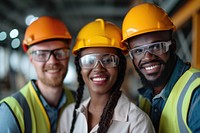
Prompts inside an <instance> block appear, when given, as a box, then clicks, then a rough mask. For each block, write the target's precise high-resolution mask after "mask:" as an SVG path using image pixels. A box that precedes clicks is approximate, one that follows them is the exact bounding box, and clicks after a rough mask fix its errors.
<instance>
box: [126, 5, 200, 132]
mask: <svg viewBox="0 0 200 133" xmlns="http://www.w3.org/2000/svg"><path fill="white" fill-rule="evenodd" d="M175 29H176V28H175V26H174V24H173V23H172V21H171V20H170V18H169V16H168V15H167V13H166V12H165V11H164V10H163V9H161V8H160V7H158V6H156V5H154V4H150V3H143V4H140V5H137V6H135V7H133V8H132V9H130V11H128V13H127V14H126V16H125V18H124V20H123V24H122V34H123V42H124V43H126V44H127V45H128V47H129V55H130V57H131V59H132V62H133V65H134V67H135V69H136V70H137V72H138V74H139V75H140V78H141V81H142V84H143V87H142V88H140V89H139V94H140V96H139V107H140V108H141V109H142V110H144V111H145V112H146V113H148V114H149V116H150V118H151V120H152V122H153V125H154V127H155V129H156V132H159V133H188V132H192V133H197V132H198V133H199V132H200V113H199V109H200V71H199V70H197V69H195V68H193V67H192V66H191V64H190V63H184V62H183V60H181V59H180V58H179V57H178V55H177V54H176V53H175V50H176V46H175V45H176V44H175V41H174V40H173V39H172V33H173V31H175Z"/></svg>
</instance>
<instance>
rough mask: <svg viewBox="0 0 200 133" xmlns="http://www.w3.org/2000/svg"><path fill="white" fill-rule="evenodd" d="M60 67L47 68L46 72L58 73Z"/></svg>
mask: <svg viewBox="0 0 200 133" xmlns="http://www.w3.org/2000/svg"><path fill="white" fill-rule="evenodd" d="M59 71H60V69H46V70H45V72H49V73H57V72H59Z"/></svg>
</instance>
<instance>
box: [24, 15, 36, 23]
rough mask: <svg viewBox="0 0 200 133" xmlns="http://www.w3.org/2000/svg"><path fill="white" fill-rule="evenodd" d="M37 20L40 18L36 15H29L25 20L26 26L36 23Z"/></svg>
mask: <svg viewBox="0 0 200 133" xmlns="http://www.w3.org/2000/svg"><path fill="white" fill-rule="evenodd" d="M37 19H38V17H35V16H34V15H28V16H27V17H26V19H25V23H26V25H30V24H31V23H32V22H34V21H35V20H37Z"/></svg>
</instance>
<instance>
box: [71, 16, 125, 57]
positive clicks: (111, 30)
mask: <svg viewBox="0 0 200 133" xmlns="http://www.w3.org/2000/svg"><path fill="white" fill-rule="evenodd" d="M121 40H122V35H121V30H120V28H119V27H117V26H116V25H115V24H113V23H111V22H108V21H104V20H103V19H96V20H95V21H92V22H90V23H88V24H87V25H85V26H84V27H83V28H82V29H81V30H80V32H79V33H78V35H77V38H76V42H75V45H74V48H73V50H72V53H73V54H75V55H76V54H77V51H78V50H80V49H82V48H87V47H115V48H118V49H121V50H122V51H123V53H127V47H126V46H125V45H124V44H123V43H122V42H121Z"/></svg>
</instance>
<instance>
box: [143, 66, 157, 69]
mask: <svg viewBox="0 0 200 133" xmlns="http://www.w3.org/2000/svg"><path fill="white" fill-rule="evenodd" d="M156 67H158V65H155V66H150V67H145V69H146V70H152V69H154V68H156Z"/></svg>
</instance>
